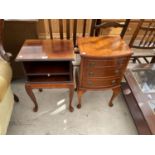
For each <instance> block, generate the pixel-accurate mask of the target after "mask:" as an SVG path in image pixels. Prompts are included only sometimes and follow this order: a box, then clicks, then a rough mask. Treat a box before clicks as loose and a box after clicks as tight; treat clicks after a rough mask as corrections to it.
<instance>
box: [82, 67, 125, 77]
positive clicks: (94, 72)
mask: <svg viewBox="0 0 155 155" xmlns="http://www.w3.org/2000/svg"><path fill="white" fill-rule="evenodd" d="M123 71H124V67H119V68H114V67H105V68H95V69H94V68H87V69H86V71H85V72H84V75H86V76H87V77H88V78H91V77H109V76H114V77H115V76H121V75H122V73H123Z"/></svg>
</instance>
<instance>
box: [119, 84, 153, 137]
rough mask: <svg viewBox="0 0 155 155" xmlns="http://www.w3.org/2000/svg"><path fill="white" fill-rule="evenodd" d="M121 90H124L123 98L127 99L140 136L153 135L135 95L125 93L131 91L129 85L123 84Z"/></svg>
mask: <svg viewBox="0 0 155 155" xmlns="http://www.w3.org/2000/svg"><path fill="white" fill-rule="evenodd" d="M121 88H122V92H123V96H124V98H125V101H126V103H127V106H128V108H129V111H130V113H131V116H132V118H133V120H134V123H135V125H136V128H137V131H138V134H140V135H151V134H152V133H151V131H150V128H149V126H148V124H147V122H146V120H145V118H144V115H143V113H142V111H141V109H140V108H139V106H138V104H137V101H136V99H135V97H134V95H133V93H132V92H131V93H130V94H126V93H125V91H126V90H131V89H130V87H129V85H128V83H126V82H123V83H122V84H121Z"/></svg>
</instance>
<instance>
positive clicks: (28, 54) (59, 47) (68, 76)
mask: <svg viewBox="0 0 155 155" xmlns="http://www.w3.org/2000/svg"><path fill="white" fill-rule="evenodd" d="M72 60H74V52H73V44H72V41H69V40H68V41H63V40H26V41H25V43H24V45H23V46H22V48H21V50H20V52H19V54H18V56H17V58H16V61H20V62H22V63H23V67H24V70H25V75H26V78H27V82H26V83H25V89H26V92H27V94H28V95H29V96H30V98H31V99H32V101H33V103H34V108H33V111H34V112H36V111H38V103H37V100H36V98H35V95H34V93H33V91H32V90H33V89H39V90H42V89H43V88H68V89H69V110H70V111H71V112H72V111H73V110H74V109H73V107H72V98H73V93H74V82H73V65H72Z"/></svg>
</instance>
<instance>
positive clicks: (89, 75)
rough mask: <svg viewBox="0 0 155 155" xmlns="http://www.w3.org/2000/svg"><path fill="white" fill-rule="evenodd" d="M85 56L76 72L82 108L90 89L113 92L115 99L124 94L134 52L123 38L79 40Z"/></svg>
mask: <svg viewBox="0 0 155 155" xmlns="http://www.w3.org/2000/svg"><path fill="white" fill-rule="evenodd" d="M78 47H79V51H80V56H81V63H80V68H79V69H77V70H76V82H77V93H78V100H79V103H78V105H77V107H78V108H81V96H82V95H83V94H84V93H85V92H86V91H87V90H104V89H112V90H113V95H112V97H111V99H110V101H109V106H113V104H112V101H113V99H114V98H115V97H116V96H117V95H118V94H119V93H120V90H121V89H120V83H121V80H122V77H123V74H124V72H125V69H126V67H127V64H128V62H129V59H130V57H131V54H132V52H131V50H130V48H129V47H128V45H127V44H126V43H125V42H124V41H123V40H122V39H121V37H119V36H105V37H86V38H79V39H78Z"/></svg>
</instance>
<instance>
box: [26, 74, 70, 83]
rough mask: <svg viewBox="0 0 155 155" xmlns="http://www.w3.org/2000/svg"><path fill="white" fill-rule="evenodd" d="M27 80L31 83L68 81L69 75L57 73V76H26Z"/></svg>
mask: <svg viewBox="0 0 155 155" xmlns="http://www.w3.org/2000/svg"><path fill="white" fill-rule="evenodd" d="M28 81H29V82H33V83H35V82H36V83H44V82H45V83H47V82H48V83H56V82H70V81H71V79H70V76H69V75H57V76H28Z"/></svg>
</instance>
